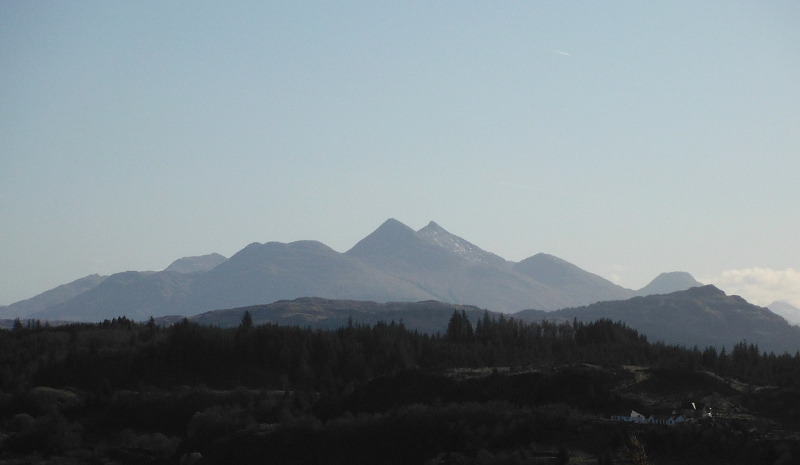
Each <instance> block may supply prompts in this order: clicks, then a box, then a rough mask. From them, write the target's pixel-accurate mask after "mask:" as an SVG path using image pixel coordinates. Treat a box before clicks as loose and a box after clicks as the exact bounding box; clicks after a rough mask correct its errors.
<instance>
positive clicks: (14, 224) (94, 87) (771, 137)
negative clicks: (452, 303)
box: [0, 1, 800, 305]
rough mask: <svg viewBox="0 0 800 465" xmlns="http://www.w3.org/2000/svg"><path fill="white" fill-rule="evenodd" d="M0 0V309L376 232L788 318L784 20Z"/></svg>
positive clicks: (789, 47) (787, 50) (796, 198)
mask: <svg viewBox="0 0 800 465" xmlns="http://www.w3.org/2000/svg"><path fill="white" fill-rule="evenodd" d="M384 3H386V2H364V3H344V2H324V3H302V4H300V3H299V2H281V3H277V2H275V3H269V4H264V2H253V3H239V4H235V5H232V4H229V3H227V2H225V3H222V4H217V3H207V2H160V1H159V2H144V1H137V2H88V1H82V2H22V1H20V2H3V4H2V6H0V122H1V124H0V303H2V304H9V303H12V302H14V301H17V300H20V299H24V298H27V297H31V296H33V295H35V294H37V293H39V292H42V291H44V290H47V289H49V288H52V287H54V286H56V285H59V284H63V283H66V282H68V281H71V280H74V279H77V278H79V277H82V276H85V275H87V274H91V273H101V274H110V273H114V272H118V271H124V270H146V269H162V268H164V267H166V266H167V265H168V264H169V263H170V262H171V261H172V260H174V259H176V258H179V257H182V256H188V255H201V254H206V253H211V252H219V253H222V254H223V255H226V256H230V255H232V254H234V253H235V252H236V251H238V250H239V249H241V248H242V247H244V246H246V245H247V244H249V243H251V242H268V241H281V242H290V241H294V240H299V239H316V240H319V241H322V242H324V243H326V244H328V245H329V246H331V247H333V248H334V249H336V250H338V251H341V252H343V251H345V250H347V249H349V248H350V247H352V246H353V245H354V244H355V243H356V242H357V241H358V240H360V239H361V238H363V237H364V236H366V235H367V234H369V233H370V232H371V231H373V230H374V229H375V228H377V227H378V226H379V225H380V224H381V223H382V222H383V221H385V220H386V219H387V218H390V217H394V218H397V219H398V220H400V221H402V222H404V223H406V224H407V225H409V226H411V227H413V228H415V229H418V228H421V227H422V226H424V225H425V224H427V223H428V221H430V220H434V221H436V222H437V223H439V224H440V225H441V226H442V227H444V228H445V229H447V230H449V231H450V232H452V233H454V234H457V235H459V236H461V237H463V238H465V239H467V240H469V241H471V242H473V243H475V244H476V245H478V246H480V247H482V248H484V249H486V250H489V251H491V252H494V253H497V254H498V255H500V256H502V257H504V258H506V259H509V260H521V259H523V258H526V257H528V256H531V255H533V254H535V253H538V252H547V253H550V254H553V255H556V256H558V257H561V258H563V259H565V260H568V261H570V262H572V263H574V264H576V265H578V266H580V267H582V268H584V269H586V270H588V271H591V272H594V273H597V274H599V275H601V276H604V277H606V278H608V279H611V280H613V281H615V282H617V283H619V284H621V285H624V286H627V287H632V288H638V287H641V286H643V285H645V284H646V283H647V282H649V281H650V280H651V279H652V278H654V277H655V276H656V275H657V274H658V273H660V272H662V271H675V270H685V271H689V272H690V273H692V274H693V275H694V276H695V277H696V278H698V279H700V280H701V281H704V282H714V283H718V284H720V287H721V288H722V289H723V290H726V291H728V292H732V293H742V295H744V296H745V297H746V298H748V299H750V300H753V301H755V302H756V303H761V304H762V305H763V304H767V303H769V302H770V301H771V300H772V299H778V298H780V299H783V300H787V301H789V302H792V303H794V304H795V305H800V271H795V270H800V243H799V242H798V232H800V182H799V181H800V3H798V2H793V1H787V2H760V1H753V2H733V1H724V2H704V3H700V2H684V3H681V2H626V1H619V2H613V3H610V4H609V3H606V2H603V3H601V2H580V3H578V2H519V3H514V2H464V1H457V2H430V1H424V2H418V3H412V2H402V3H399V2H398V3H392V4H388V5H387V4H384Z"/></svg>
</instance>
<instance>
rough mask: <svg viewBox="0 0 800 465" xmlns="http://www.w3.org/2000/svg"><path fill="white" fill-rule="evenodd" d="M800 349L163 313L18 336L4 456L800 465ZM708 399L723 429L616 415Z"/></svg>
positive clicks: (9, 342)
mask: <svg viewBox="0 0 800 465" xmlns="http://www.w3.org/2000/svg"><path fill="white" fill-rule="evenodd" d="M798 395H800V354H798V353H795V354H786V353H783V354H775V353H764V352H761V351H759V349H758V347H757V346H755V345H753V344H748V343H747V342H746V341H742V342H741V343H738V344H736V345H734V346H733V347H731V348H730V350H728V349H727V348H720V350H717V349H716V348H713V347H705V348H698V347H691V348H689V347H682V346H672V345H666V344H663V343H651V342H648V340H647V338H646V337H645V336H644V335H641V334H639V333H638V332H637V331H636V330H634V329H632V328H630V327H627V326H626V325H625V324H623V323H621V322H613V321H610V320H598V321H594V322H580V321H577V320H575V321H573V322H572V323H569V322H565V323H560V324H556V323H553V322H549V321H547V320H542V321H540V322H533V323H525V322H521V321H518V320H515V319H514V318H512V317H507V316H505V315H501V316H499V317H497V318H494V317H491V316H490V315H489V314H488V313H486V314H485V315H484V316H483V318H479V319H477V321H475V322H472V321H470V319H469V317H468V316H467V315H466V313H464V312H463V311H462V312H459V311H454V312H453V314H452V317H451V318H450V321H449V324H448V327H447V331H446V332H445V333H444V334H438V333H437V334H426V333H420V332H418V331H415V330H412V329H409V328H406V326H405V325H404V323H403V321H402V320H400V321H390V322H381V323H378V324H376V325H361V324H354V323H353V322H352V321H351V322H349V324H347V325H345V326H343V327H341V328H339V329H337V330H319V329H318V330H313V329H309V328H302V327H297V326H294V327H292V326H278V325H274V324H266V325H258V326H255V325H253V321H252V318H251V316H250V315H249V313H245V315H244V317H243V318H242V321H241V323H240V324H239V326H238V327H236V328H227V329H221V328H217V327H212V326H202V325H199V324H195V323H191V322H189V321H188V320H185V319H184V320H183V321H180V322H178V323H175V324H174V325H172V326H169V327H161V326H159V325H157V324H156V322H155V320H153V319H152V318H151V319H150V321H149V322H146V323H137V322H134V321H131V320H129V319H127V318H126V317H124V316H123V317H119V318H114V319H112V320H105V321H103V322H102V323H97V324H88V323H87V324H70V325H64V326H52V327H51V326H49V325H48V324H44V325H43V324H42V323H41V322H37V321H27V322H22V321H16V322H15V324H14V327H13V329H11V330H2V331H0V419H1V420H2V422H1V423H0V427H2V431H1V432H0V441H2V442H0V460H3V461H4V462H3V463H165V464H166V463H176V464H177V463H181V464H189V463H342V464H345V463H346V464H352V463H398V464H399V463H430V464H434V463H464V464H472V463H475V464H478V463H541V464H544V463H561V464H564V463H598V464H609V463H653V464H659V463H664V464H667V463H719V464H723V463H725V464H727V463H743V464H744V463H757V464H760V463H763V464H774V463H781V464H782V463H800V443H799V442H798V439H800V436H798V434H797V433H796V431H798V430H800V403H798V402H797V401H796V399H797V398H798ZM701 399H702V400H703V401H704V402H706V403H709V404H714V405H715V407H716V409H717V410H716V414H715V416H714V417H712V418H704V419H699V420H692V421H687V422H686V423H685V424H682V425H678V426H675V427H660V426H653V425H631V424H623V423H618V422H611V421H610V420H609V418H610V415H611V414H612V413H613V412H615V411H620V410H626V409H627V410H628V411H630V410H632V409H633V410H636V411H646V412H658V411H665V410H669V409H674V408H676V406H677V405H679V404H685V403H686V402H699V401H701Z"/></svg>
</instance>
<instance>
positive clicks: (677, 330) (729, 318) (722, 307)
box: [515, 285, 800, 353]
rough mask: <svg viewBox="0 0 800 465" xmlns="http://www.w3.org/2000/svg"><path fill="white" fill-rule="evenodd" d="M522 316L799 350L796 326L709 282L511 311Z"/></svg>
mask: <svg viewBox="0 0 800 465" xmlns="http://www.w3.org/2000/svg"><path fill="white" fill-rule="evenodd" d="M515 317H518V318H520V319H522V320H524V321H532V320H541V319H542V318H547V319H550V320H567V321H572V320H573V318H577V319H578V320H581V321H595V320H597V319H600V318H607V319H611V320H613V321H622V322H624V323H626V324H627V325H628V326H630V327H632V328H635V329H636V330H638V331H639V332H640V333H644V334H646V335H647V338H648V340H650V341H651V342H655V341H659V340H660V341H664V342H666V343H669V344H682V345H685V346H687V347H692V346H695V345H697V346H698V347H700V348H701V349H702V348H704V347H705V346H714V347H716V348H717V349H721V348H722V347H723V346H724V347H726V348H727V349H728V351H729V352H730V350H731V348H732V347H733V345H734V344H736V343H739V342H742V341H743V340H747V342H749V343H754V344H758V347H759V349H760V350H761V351H765V350H766V351H775V352H784V351H788V352H790V353H794V352H795V351H797V350H800V327H795V326H791V325H789V324H788V323H786V321H785V320H784V319H783V318H782V317H780V316H778V315H776V314H775V313H773V312H771V311H770V310H768V309H766V308H763V307H758V306H756V305H753V304H750V303H748V302H747V301H746V300H744V299H742V298H741V297H739V296H735V295H734V296H727V295H725V293H724V292H723V291H721V290H719V289H717V288H716V287H714V286H712V285H707V286H702V287H693V288H691V289H688V290H685V291H679V292H673V293H671V294H656V295H649V296H646V297H634V298H632V299H628V300H624V301H612V302H599V303H596V304H592V305H588V306H585V307H578V308H566V309H561V310H557V311H555V312H550V313H545V312H542V311H538V310H525V311H522V312H519V313H517V314H516V315H515Z"/></svg>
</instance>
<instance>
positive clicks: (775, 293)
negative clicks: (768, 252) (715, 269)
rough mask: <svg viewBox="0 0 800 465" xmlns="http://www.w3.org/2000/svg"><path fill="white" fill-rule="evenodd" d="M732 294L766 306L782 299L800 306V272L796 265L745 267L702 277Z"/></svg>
mask: <svg viewBox="0 0 800 465" xmlns="http://www.w3.org/2000/svg"><path fill="white" fill-rule="evenodd" d="M701 281H702V282H704V283H707V284H713V285H715V286H717V287H718V288H720V289H722V290H723V291H725V293H726V294H728V295H732V294H734V295H740V296H742V297H744V298H745V300H747V301H748V302H750V303H753V304H756V305H760V306H762V307H765V306H767V305H769V304H771V303H772V302H774V301H776V300H778V301H783V302H787V303H790V304H792V305H794V306H795V307H800V271H796V270H794V269H792V268H787V269H785V270H773V269H770V268H758V267H755V268H743V269H740V270H725V271H723V272H722V274H721V275H720V276H717V277H715V278H706V279H703V280H701Z"/></svg>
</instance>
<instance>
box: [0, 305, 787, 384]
mask: <svg viewBox="0 0 800 465" xmlns="http://www.w3.org/2000/svg"><path fill="white" fill-rule="evenodd" d="M551 362H552V363H592V364H614V365H644V366H653V367H663V368H681V369H689V370H707V371H711V372H714V373H717V374H719V375H720V376H725V377H739V378H745V379H746V380H748V381H749V382H753V383H761V384H772V385H781V386H798V385H800V354H795V355H794V356H791V355H789V354H781V355H776V354H774V353H769V354H767V353H761V352H760V351H759V350H758V347H757V346H755V345H753V344H747V343H746V342H741V343H739V344H736V345H735V346H734V347H733V348H732V349H731V351H730V352H727V351H726V349H725V348H722V349H721V350H720V351H717V350H716V349H715V348H713V347H708V348H705V349H704V350H700V349H698V348H697V347H694V348H685V347H680V346H670V345H665V344H663V343H650V342H648V341H647V339H646V337H645V336H643V335H641V334H639V333H638V332H637V331H636V330H634V329H632V328H629V327H627V326H626V325H625V324H623V323H620V322H613V321H610V320H598V321H595V322H590V323H583V322H579V321H573V322H572V323H569V322H564V323H559V324H557V323H554V322H551V321H547V320H545V321H541V322H533V323H525V322H522V321H518V320H515V319H514V318H510V317H505V316H500V317H499V318H492V317H490V316H489V314H488V313H486V314H485V315H484V316H483V318H481V319H479V320H478V321H476V322H475V324H474V325H473V323H472V322H471V321H470V320H469V318H468V317H467V315H466V314H465V313H464V312H457V311H456V312H454V313H453V315H452V317H451V319H450V323H449V325H448V329H447V331H446V333H445V334H423V333H419V332H417V331H413V330H410V329H408V328H406V327H405V325H404V324H403V322H402V321H400V322H394V321H392V322H388V323H379V324H376V325H374V326H367V325H358V324H352V322H351V323H350V324H348V325H347V326H345V327H342V328H340V329H338V330H335V331H323V330H312V329H308V328H300V327H286V326H278V325H274V324H266V325H262V326H253V325H252V320H251V319H250V318H249V315H248V314H246V315H245V318H244V319H243V321H242V324H241V325H240V326H239V327H238V328H230V329H220V328H216V327H208V326H201V325H198V324H194V323H191V322H189V321H188V320H185V319H184V320H183V321H182V322H180V323H177V324H175V325H173V326H171V327H169V328H160V327H159V326H157V325H156V324H155V322H154V321H153V320H152V319H151V321H150V322H148V323H145V324H141V323H136V322H133V321H131V320H129V319H127V318H125V317H120V318H115V319H113V320H111V321H108V320H106V321H104V322H103V323H98V324H73V325H65V326H59V327H47V326H43V325H41V324H35V323H34V324H27V325H23V324H20V325H15V329H13V330H11V331H0V389H3V390H4V391H14V390H18V389H26V388H28V387H31V386H74V387H77V388H81V389H139V388H140V387H141V386H142V385H151V386H156V387H159V388H169V387H171V386H176V385H190V386H193V385H198V384H205V385H208V386H211V387H220V388H233V387H235V386H239V385H242V386H248V387H258V388H268V389H281V390H308V391H314V392H318V393H323V394H326V393H330V394H333V393H341V392H343V391H344V390H347V389H351V388H352V387H353V386H354V385H357V384H359V383H362V382H365V381H367V380H370V379H373V378H375V377H377V376H381V375H386V374H391V373H396V372H399V371H402V370H406V369H410V368H421V369H428V368H448V367H521V366H526V365H531V364H534V365H536V364H544V363H551Z"/></svg>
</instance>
